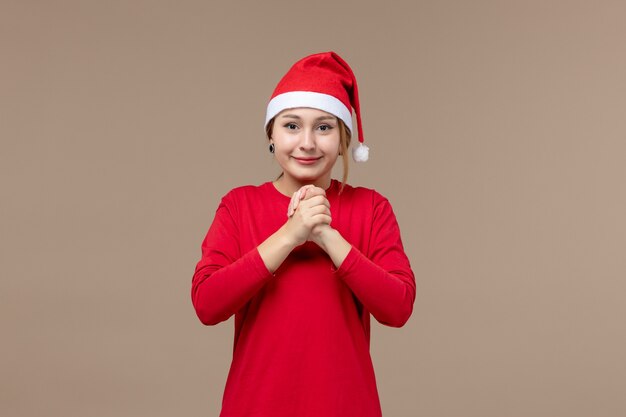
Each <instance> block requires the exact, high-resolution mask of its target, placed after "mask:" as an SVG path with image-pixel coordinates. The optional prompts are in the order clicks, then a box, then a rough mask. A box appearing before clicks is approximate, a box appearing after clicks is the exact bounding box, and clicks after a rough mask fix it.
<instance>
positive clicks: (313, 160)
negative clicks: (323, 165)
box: [293, 156, 321, 165]
mask: <svg viewBox="0 0 626 417" xmlns="http://www.w3.org/2000/svg"><path fill="white" fill-rule="evenodd" d="M320 158H321V156H319V157H317V158H310V157H307V158H297V157H295V156H294V157H293V159H295V160H296V161H297V162H298V163H299V164H300V165H313V164H315V163H316V162H317V161H319V160H320Z"/></svg>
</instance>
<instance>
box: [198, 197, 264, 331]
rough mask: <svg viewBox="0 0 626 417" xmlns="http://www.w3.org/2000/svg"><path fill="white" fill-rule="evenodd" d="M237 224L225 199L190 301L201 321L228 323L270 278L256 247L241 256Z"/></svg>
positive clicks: (207, 240)
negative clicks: (225, 321) (226, 321)
mask: <svg viewBox="0 0 626 417" xmlns="http://www.w3.org/2000/svg"><path fill="white" fill-rule="evenodd" d="M238 241H239V236H238V229H237V225H236V223H235V221H234V219H233V216H232V214H231V212H230V209H229V207H228V204H227V197H224V199H222V202H221V203H220V205H219V207H218V208H217V211H216V212H215V219H214V220H213V223H212V224H211V227H210V228H209V231H208V232H207V234H206V237H205V238H204V241H203V242H202V257H201V259H200V261H199V262H198V264H197V265H196V269H195V272H194V275H193V279H192V286H191V299H192V303H193V306H194V308H195V310H196V314H197V315H198V318H199V319H200V321H201V322H202V323H204V324H206V325H214V324H217V323H220V322H222V321H224V320H227V319H228V318H229V317H230V316H232V315H233V314H234V313H235V312H237V311H238V310H239V309H240V308H241V307H242V306H243V305H245V303H247V302H248V301H249V300H250V298H252V296H254V294H256V293H257V292H258V291H259V290H260V289H261V288H262V287H263V286H264V285H265V284H266V283H267V282H268V281H269V280H270V279H271V278H272V273H271V272H270V271H269V270H268V269H267V267H266V266H265V264H264V262H263V260H262V258H261V256H260V254H259V251H258V249H257V248H254V249H253V250H251V251H249V252H247V253H244V254H240V253H239V243H238Z"/></svg>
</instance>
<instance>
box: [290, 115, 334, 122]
mask: <svg viewBox="0 0 626 417" xmlns="http://www.w3.org/2000/svg"><path fill="white" fill-rule="evenodd" d="M280 117H284V118H291V119H298V120H302V118H301V117H300V116H298V115H297V114H283V115H282V116H280ZM335 119H336V117H335V116H320V117H316V118H315V120H316V121H319V120H335Z"/></svg>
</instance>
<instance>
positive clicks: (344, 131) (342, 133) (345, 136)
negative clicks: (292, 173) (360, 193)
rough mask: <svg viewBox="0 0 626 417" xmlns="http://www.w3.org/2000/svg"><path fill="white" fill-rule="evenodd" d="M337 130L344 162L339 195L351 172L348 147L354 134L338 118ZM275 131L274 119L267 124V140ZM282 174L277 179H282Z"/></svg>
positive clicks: (340, 152) (340, 153)
mask: <svg viewBox="0 0 626 417" xmlns="http://www.w3.org/2000/svg"><path fill="white" fill-rule="evenodd" d="M337 128H338V129H339V155H341V160H342V162H343V179H342V181H341V188H340V189H339V194H341V192H342V191H343V187H344V186H345V185H346V182H347V181H348V171H349V170H350V164H349V162H350V158H349V157H348V147H349V146H350V141H351V140H352V133H351V132H350V129H348V127H347V126H346V124H345V123H344V122H343V120H341V119H340V118H338V117H337ZM273 129H274V118H272V119H271V120H270V121H269V122H267V127H266V128H265V135H266V136H267V139H268V140H269V139H271V138H272V131H273ZM282 176H283V174H282V173H281V174H280V175H279V176H278V177H277V178H276V179H278V178H280V177H282Z"/></svg>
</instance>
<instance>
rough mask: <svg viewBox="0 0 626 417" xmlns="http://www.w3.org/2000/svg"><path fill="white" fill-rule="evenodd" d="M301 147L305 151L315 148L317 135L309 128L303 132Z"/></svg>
mask: <svg viewBox="0 0 626 417" xmlns="http://www.w3.org/2000/svg"><path fill="white" fill-rule="evenodd" d="M300 149H302V150H303V151H312V150H313V149H315V135H314V133H313V132H311V131H310V130H308V129H307V130H305V131H304V132H303V133H302V141H301V142H300Z"/></svg>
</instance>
